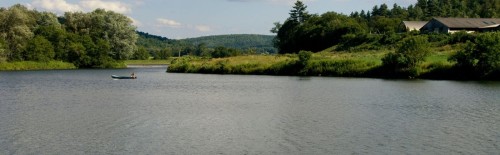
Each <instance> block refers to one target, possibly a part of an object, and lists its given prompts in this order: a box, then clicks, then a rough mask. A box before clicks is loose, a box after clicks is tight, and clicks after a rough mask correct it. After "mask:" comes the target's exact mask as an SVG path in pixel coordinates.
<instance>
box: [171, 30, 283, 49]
mask: <svg viewBox="0 0 500 155" xmlns="http://www.w3.org/2000/svg"><path fill="white" fill-rule="evenodd" d="M273 39H274V36H270V35H252V34H239V35H235V34H234V35H217V36H206V37H198V38H189V39H182V40H180V41H181V42H187V43H189V44H191V45H201V44H204V45H205V47H206V48H209V49H210V48H212V49H213V48H217V47H219V46H223V47H227V48H233V49H238V50H242V51H244V50H249V49H253V50H254V51H255V52H256V53H276V48H274V47H273V44H272V43H273Z"/></svg>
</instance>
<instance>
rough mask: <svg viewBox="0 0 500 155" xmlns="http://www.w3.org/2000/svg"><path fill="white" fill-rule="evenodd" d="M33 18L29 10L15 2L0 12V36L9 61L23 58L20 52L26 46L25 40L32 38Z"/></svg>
mask: <svg viewBox="0 0 500 155" xmlns="http://www.w3.org/2000/svg"><path fill="white" fill-rule="evenodd" d="M34 24H35V19H34V18H33V17H32V16H30V13H29V10H28V9H27V8H26V7H25V6H23V5H20V4H16V5H14V6H12V7H10V8H9V9H7V10H5V11H2V12H1V13H0V38H2V39H3V40H5V41H6V42H7V43H8V44H7V46H8V47H7V58H8V59H9V60H11V61H18V60H23V56H22V53H23V51H24V50H25V49H26V47H27V43H28V42H27V41H28V40H31V38H33V36H34V34H33V31H32V28H34Z"/></svg>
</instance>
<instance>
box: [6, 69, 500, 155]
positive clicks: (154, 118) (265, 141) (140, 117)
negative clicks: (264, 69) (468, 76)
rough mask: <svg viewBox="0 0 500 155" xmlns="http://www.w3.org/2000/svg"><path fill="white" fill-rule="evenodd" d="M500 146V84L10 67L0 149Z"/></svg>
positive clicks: (458, 150)
mask: <svg viewBox="0 0 500 155" xmlns="http://www.w3.org/2000/svg"><path fill="white" fill-rule="evenodd" d="M131 72H135V73H136V74H137V75H138V76H139V79H137V80H112V79H111V78H110V75H112V74H116V75H128V74H130V73H131ZM499 152H500V83H499V82H454V81H427V80H381V79H362V78H328V77H310V78H304V77H274V76H237V75H199V74H172V73H165V70H164V69H162V68H149V69H144V68H142V69H141V68H133V69H124V70H70V71H24V72H0V154H499Z"/></svg>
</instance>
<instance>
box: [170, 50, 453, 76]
mask: <svg viewBox="0 0 500 155" xmlns="http://www.w3.org/2000/svg"><path fill="white" fill-rule="evenodd" d="M433 51H434V52H432V54H431V55H430V56H428V57H427V58H426V60H425V62H423V63H421V64H420V65H419V67H418V72H419V75H422V76H421V77H417V78H434V79H448V78H450V77H439V76H451V75H446V74H449V72H450V71H449V70H451V68H452V66H453V63H452V62H449V61H448V58H449V56H451V55H452V54H453V53H454V52H455V51H454V50H453V49H433ZM389 52H393V51H391V50H377V51H363V52H330V51H327V50H325V51H323V52H319V53H314V54H312V56H311V57H310V59H308V60H307V61H306V62H301V61H300V60H299V56H298V55H297V54H288V55H250V56H236V57H228V58H217V59H215V58H214V59H208V58H199V57H183V58H181V59H178V60H174V61H172V63H171V65H170V66H169V69H168V72H179V73H214V74H255V75H304V76H339V77H384V78H396V77H397V78H401V77H399V76H398V75H394V76H393V75H392V74H391V71H388V70H386V69H384V68H383V67H382V60H381V59H382V58H383V57H384V55H385V54H387V53H389ZM403 78H405V77H403Z"/></svg>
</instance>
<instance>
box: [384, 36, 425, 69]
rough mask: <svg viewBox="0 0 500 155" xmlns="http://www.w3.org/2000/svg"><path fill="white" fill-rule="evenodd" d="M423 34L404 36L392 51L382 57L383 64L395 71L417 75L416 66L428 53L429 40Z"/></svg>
mask: <svg viewBox="0 0 500 155" xmlns="http://www.w3.org/2000/svg"><path fill="white" fill-rule="evenodd" d="M427 40H428V39H427V38H426V37H424V36H414V37H409V38H405V39H404V40H403V41H402V42H401V44H400V45H399V46H398V49H397V51H396V52H394V53H388V54H387V55H386V56H385V57H384V58H383V59H382V62H383V65H384V66H385V67H388V68H393V69H394V70H395V71H396V72H407V73H408V74H409V75H410V76H417V75H418V70H416V67H417V65H418V64H419V63H421V62H423V61H424V60H425V57H426V56H428V55H429V52H430V51H429V42H428V41H427Z"/></svg>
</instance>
